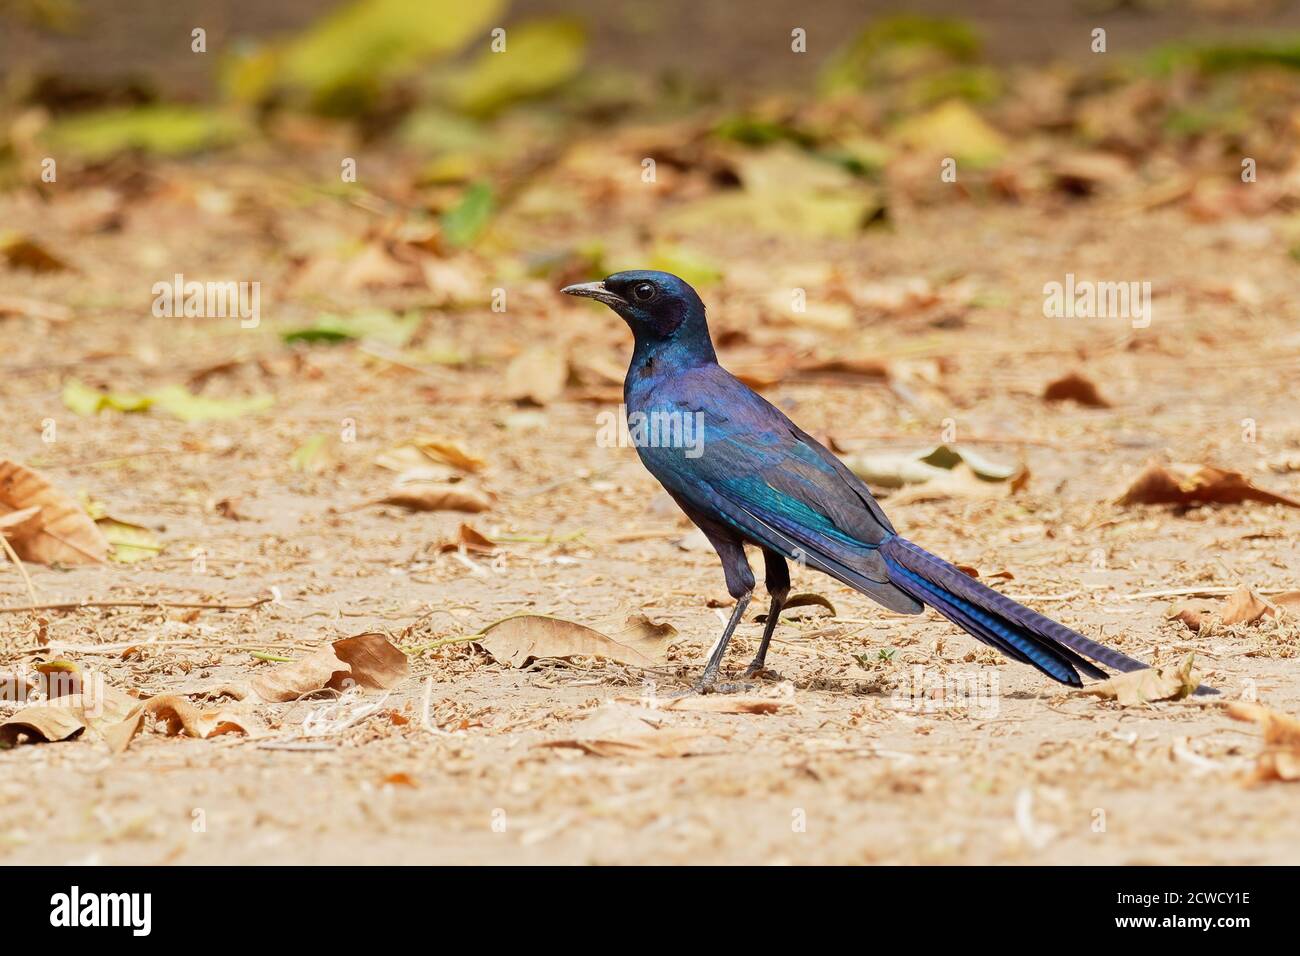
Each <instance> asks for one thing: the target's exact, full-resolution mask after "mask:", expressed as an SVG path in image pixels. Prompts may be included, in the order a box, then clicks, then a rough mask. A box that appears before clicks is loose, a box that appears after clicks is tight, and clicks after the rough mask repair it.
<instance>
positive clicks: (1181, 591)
mask: <svg viewBox="0 0 1300 956" xmlns="http://www.w3.org/2000/svg"><path fill="white" fill-rule="evenodd" d="M1235 590H1237V587H1236V586H1222V587H1220V586H1217V585H1216V586H1213V587H1200V588H1164V589H1162V590H1159V591H1137V592H1135V593H1133V594H1120V595H1118V598H1119V600H1121V601H1141V600H1145V599H1146V598H1160V597H1221V596H1223V595H1225V594H1231V593H1232V592H1233V591H1235ZM1251 590H1253V591H1254V592H1255V593H1256V594H1285V593H1286V592H1287V591H1288V590H1290V589H1289V588H1252V589H1251Z"/></svg>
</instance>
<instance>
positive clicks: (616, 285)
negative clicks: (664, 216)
mask: <svg viewBox="0 0 1300 956" xmlns="http://www.w3.org/2000/svg"><path fill="white" fill-rule="evenodd" d="M560 291H562V292H563V293H565V294H566V295H578V296H583V297H585V298H588V299H595V300H596V301H597V302H603V303H604V304H605V305H607V306H609V307H610V308H611V309H613V310H614V311H615V312H617V313H618V314H619V316H620V317H622V319H623V321H624V322H626V323H627V324H628V325H629V326H630V327H631V329H632V334H633V335H635V336H636V339H637V341H638V342H647V343H653V342H662V341H666V340H668V339H672V338H681V337H682V335H683V334H685V335H688V336H690V337H696V336H698V335H700V334H702V335H703V338H704V341H705V342H708V336H709V332H708V326H707V324H706V323H705V320H704V303H703V302H702V301H700V297H699V296H698V295H696V294H695V290H694V289H692V288H691V287H690V286H689V285H687V284H686V282H685V281H683V280H682V279H679V278H678V277H677V276H675V275H672V274H671V273H668V272H654V271H651V270H644V269H636V270H633V271H631V272H616V273H614V274H613V275H612V276H609V277H607V278H605V279H604V280H602V281H600V282H583V283H581V284H579V285H571V286H566V287H565V288H564V289H561V290H560Z"/></svg>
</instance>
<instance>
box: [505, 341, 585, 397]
mask: <svg viewBox="0 0 1300 956" xmlns="http://www.w3.org/2000/svg"><path fill="white" fill-rule="evenodd" d="M568 377H569V362H568V359H566V358H565V357H564V355H563V354H561V353H560V352H559V351H557V350H555V349H553V348H548V347H547V346H544V345H537V346H534V347H532V348H530V349H527V350H525V351H523V352H521V353H519V354H518V355H517V356H515V358H514V359H513V360H512V361H511V362H510V364H509V365H508V366H506V371H505V375H504V376H503V378H504V380H505V384H504V387H503V389H502V393H501V394H502V397H503V398H505V399H507V400H509V401H514V402H528V403H531V404H533V405H547V404H549V403H551V402H553V401H555V400H556V399H557V398H559V397H560V395H562V394H563V393H564V385H565V383H566V382H567V381H568Z"/></svg>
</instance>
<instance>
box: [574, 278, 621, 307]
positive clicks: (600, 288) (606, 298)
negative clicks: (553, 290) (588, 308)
mask: <svg viewBox="0 0 1300 956" xmlns="http://www.w3.org/2000/svg"><path fill="white" fill-rule="evenodd" d="M560 291H561V292H563V293H564V294H565V295H577V296H582V297H583V298H585V299H595V300H596V301H597V302H603V303H604V304H605V305H607V306H609V307H610V308H611V309H617V308H618V307H619V306H621V305H627V300H626V299H624V298H623V297H622V296H620V295H618V294H617V293H615V292H611V291H610V290H609V289H606V288H605V283H603V282H580V283H578V284H577V285H567V286H565V287H564V288H563V289H561V290H560Z"/></svg>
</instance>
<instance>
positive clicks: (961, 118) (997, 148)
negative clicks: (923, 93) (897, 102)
mask: <svg viewBox="0 0 1300 956" xmlns="http://www.w3.org/2000/svg"><path fill="white" fill-rule="evenodd" d="M894 135H895V137H896V138H897V139H898V140H899V141H900V142H902V143H904V144H906V145H908V146H911V147H912V148H914V149H918V150H924V151H926V152H932V153H936V154H939V155H942V156H952V157H954V158H956V159H957V160H959V161H960V162H962V163H966V164H969V165H971V166H974V167H976V168H979V167H985V166H991V165H993V164H994V163H996V162H997V161H998V160H1000V159H1001V158H1002V156H1003V155H1004V154H1005V153H1006V150H1007V143H1006V140H1005V139H1003V137H1002V134H1001V133H999V132H998V131H997V130H995V129H994V128H993V127H992V126H990V125H989V124H988V123H986V122H984V120H983V119H982V118H980V115H979V114H978V113H976V112H975V111H974V110H973V109H971V108H970V107H969V106H967V105H966V104H965V103H964V102H962V101H961V100H949V101H948V102H947V103H944V104H942V105H941V106H936V107H935V108H934V109H932V110H929V111H927V112H925V113H922V114H920V115H919V116H913V117H910V118H908V119H907V120H905V121H903V122H902V123H900V124H899V126H898V127H897V129H895V130H894Z"/></svg>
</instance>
